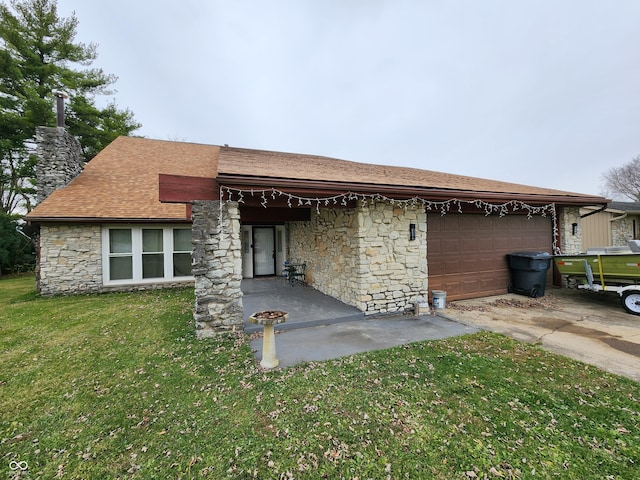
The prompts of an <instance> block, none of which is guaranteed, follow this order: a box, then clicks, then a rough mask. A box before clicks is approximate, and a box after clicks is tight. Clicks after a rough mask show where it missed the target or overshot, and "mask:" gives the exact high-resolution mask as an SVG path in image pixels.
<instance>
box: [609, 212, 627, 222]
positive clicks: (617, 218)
mask: <svg viewBox="0 0 640 480" xmlns="http://www.w3.org/2000/svg"><path fill="white" fill-rule="evenodd" d="M626 216H627V212H624V213H623V214H622V215H620V216H619V217H613V218H610V219H609V221H610V222H615V221H616V220H622V219H623V218H625V217H626Z"/></svg>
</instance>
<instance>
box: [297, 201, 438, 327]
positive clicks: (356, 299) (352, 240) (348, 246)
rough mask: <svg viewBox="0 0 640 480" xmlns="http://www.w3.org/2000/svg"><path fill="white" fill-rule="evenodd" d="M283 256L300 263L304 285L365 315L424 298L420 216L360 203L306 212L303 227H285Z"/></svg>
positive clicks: (397, 308)
mask: <svg viewBox="0 0 640 480" xmlns="http://www.w3.org/2000/svg"><path fill="white" fill-rule="evenodd" d="M411 223H413V224H416V239H415V240H411V241H410V240H409V225H410V224H411ZM289 257H290V258H300V259H303V260H305V261H306V262H307V273H308V275H307V281H309V283H311V285H312V286H314V287H315V288H317V289H318V290H320V291H322V292H323V293H325V294H327V295H330V296H332V297H335V298H338V299H339V300H341V301H343V302H344V303H347V304H349V305H353V306H355V307H357V308H358V309H360V310H362V311H363V312H365V313H367V314H374V313H387V312H398V311H402V310H404V309H405V308H406V307H408V306H409V305H411V304H412V303H413V302H414V301H415V300H416V298H417V297H419V296H426V295H427V259H426V257H427V252H426V214H425V213H424V210H423V209H422V207H421V206H420V207H409V208H407V209H406V210H405V209H404V208H402V207H399V206H397V205H392V204H390V203H387V202H375V203H374V202H366V203H364V202H362V201H360V202H359V203H358V207H357V208H354V209H320V211H319V212H316V211H312V215H311V220H310V221H309V222H291V223H290V224H289Z"/></svg>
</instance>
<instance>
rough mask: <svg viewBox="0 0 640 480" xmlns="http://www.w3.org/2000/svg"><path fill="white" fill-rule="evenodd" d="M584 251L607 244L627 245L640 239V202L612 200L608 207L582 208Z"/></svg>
mask: <svg viewBox="0 0 640 480" xmlns="http://www.w3.org/2000/svg"><path fill="white" fill-rule="evenodd" d="M580 216H581V227H582V230H583V232H582V235H581V236H582V251H583V252H586V251H587V250H588V249H590V248H598V247H606V246H618V247H624V246H627V244H628V242H629V240H637V239H640V203H638V202H610V203H609V204H608V205H607V206H606V208H603V207H600V208H595V207H585V208H582V209H580Z"/></svg>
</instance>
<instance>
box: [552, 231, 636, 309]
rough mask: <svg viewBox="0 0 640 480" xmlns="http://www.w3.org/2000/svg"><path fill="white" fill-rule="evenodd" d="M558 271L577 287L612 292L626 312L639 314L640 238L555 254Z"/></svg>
mask: <svg viewBox="0 0 640 480" xmlns="http://www.w3.org/2000/svg"><path fill="white" fill-rule="evenodd" d="M554 263H555V264H556V267H557V268H558V271H559V272H560V274H561V275H563V276H565V277H567V279H570V280H573V282H574V283H577V286H578V288H581V289H586V290H590V291H594V292H615V293H617V294H618V295H620V297H621V299H622V306H623V307H624V309H625V310H626V311H627V312H628V313H632V314H634V315H640V240H631V241H630V242H629V247H628V248H626V247H602V248H597V249H589V250H587V252H586V253H581V254H574V255H554Z"/></svg>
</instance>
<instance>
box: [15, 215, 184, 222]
mask: <svg viewBox="0 0 640 480" xmlns="http://www.w3.org/2000/svg"><path fill="white" fill-rule="evenodd" d="M24 219H25V220H26V221H27V222H29V223H191V219H189V218H122V217H31V216H29V215H27V216H26V217H25V218H24Z"/></svg>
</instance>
